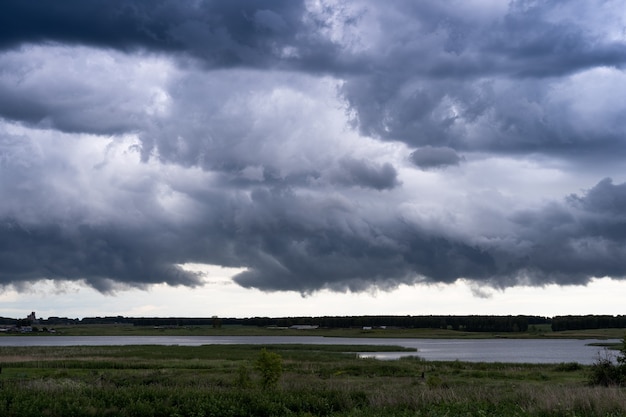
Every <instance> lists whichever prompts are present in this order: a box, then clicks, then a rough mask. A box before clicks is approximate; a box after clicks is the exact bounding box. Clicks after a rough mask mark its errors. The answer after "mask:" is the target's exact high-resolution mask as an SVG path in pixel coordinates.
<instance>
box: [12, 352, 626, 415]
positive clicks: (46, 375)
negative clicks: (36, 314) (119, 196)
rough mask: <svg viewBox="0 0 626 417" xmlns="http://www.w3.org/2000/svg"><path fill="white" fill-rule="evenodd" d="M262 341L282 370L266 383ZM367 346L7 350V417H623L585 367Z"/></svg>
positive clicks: (617, 393)
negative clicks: (408, 355)
mask: <svg viewBox="0 0 626 417" xmlns="http://www.w3.org/2000/svg"><path fill="white" fill-rule="evenodd" d="M263 348H265V349H267V351H271V352H272V353H274V354H275V355H277V356H279V357H280V358H281V365H282V370H283V372H282V375H281V376H280V379H279V380H278V381H276V384H275V385H273V384H272V385H271V386H266V387H265V388H264V384H263V378H262V375H261V374H260V373H259V371H257V370H256V369H255V363H257V360H258V358H259V354H260V352H261V349H263ZM370 348H371V347H370ZM386 349H389V347H387V348H386ZM363 350H364V349H362V347H346V346H341V347H338V346H333V347H328V346H306V347H305V346H289V345H278V346H265V347H263V346H238V345H236V346H201V347H181V346H127V347H124V346H111V347H76V348H73V347H71V348H68V347H63V348H43V349H42V348H1V349H0V366H1V367H2V373H1V374H0V416H2V417H30V416H37V417H40V416H52V417H56V416H63V417H65V416H121V417H125V416H139V417H141V416H153V417H160V416H163V417H165V416H167V417H171V416H198V417H200V416H220V417H230V416H232V417H236V416H365V417H368V416H382V417H385V416H432V417H436V416H485V415H495V416H498V415H503V416H568V417H572V416H589V417H594V416H598V417H599V416H603V417H605V416H626V391H625V389H624V388H620V387H592V386H589V385H588V383H587V381H588V375H589V371H590V369H589V367H587V366H582V365H578V364H560V365H530V364H486V363H464V362H425V361H422V360H419V359H415V358H413V359H408V360H398V361H378V360H375V359H358V358H357V357H356V355H355V354H354V352H356V351H363Z"/></svg>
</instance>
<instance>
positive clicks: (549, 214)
mask: <svg viewBox="0 0 626 417" xmlns="http://www.w3.org/2000/svg"><path fill="white" fill-rule="evenodd" d="M625 209H626V184H617V185H616V184H613V182H612V180H611V179H608V178H607V179H604V180H602V181H600V182H599V183H598V184H596V185H595V186H594V187H593V188H591V189H590V190H588V191H587V192H586V193H585V194H584V195H582V196H579V195H572V196H570V197H569V198H567V199H566V201H565V202H564V203H563V204H551V205H549V206H548V207H546V208H544V209H543V210H540V211H533V212H524V213H518V214H517V215H515V216H514V220H515V221H516V222H517V223H518V224H519V225H521V226H522V227H523V229H522V230H520V232H519V235H518V236H519V238H520V239H521V240H524V241H526V242H527V243H528V247H527V249H525V250H524V251H523V252H522V253H523V255H522V253H519V254H518V259H517V261H516V262H515V263H512V265H515V271H514V272H513V275H514V276H516V277H519V276H520V275H524V276H526V277H527V278H529V279H530V280H531V282H533V283H535V284H542V283H548V282H550V283H560V284H584V283H586V282H587V281H588V279H589V277H590V276H594V277H603V276H610V277H613V278H623V277H626V264H624V262H623V259H624V256H626V249H625V247H624V242H625V241H626V216H624V210H625Z"/></svg>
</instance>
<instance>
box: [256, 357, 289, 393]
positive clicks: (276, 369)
mask: <svg viewBox="0 0 626 417" xmlns="http://www.w3.org/2000/svg"><path fill="white" fill-rule="evenodd" d="M256 369H257V370H258V371H259V372H260V373H261V385H262V386H263V388H270V387H273V386H275V385H276V384H277V383H278V380H279V379H280V376H281V375H282V373H283V364H282V358H281V357H280V355H279V354H278V353H274V352H268V351H267V349H265V348H263V349H262V350H261V353H259V357H258V359H257V361H256Z"/></svg>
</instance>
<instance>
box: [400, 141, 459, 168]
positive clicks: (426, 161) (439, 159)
mask: <svg viewBox="0 0 626 417" xmlns="http://www.w3.org/2000/svg"><path fill="white" fill-rule="evenodd" d="M410 157H411V162H413V163H414V164H415V165H417V166H418V167H420V168H422V169H431V168H444V167H447V166H449V165H458V164H459V163H460V162H461V160H462V158H461V157H460V156H459V155H458V154H457V153H456V151H455V150H454V149H452V148H447V147H441V148H433V147H432V146H425V147H423V148H420V149H417V150H415V151H413V152H412V153H411V156H410Z"/></svg>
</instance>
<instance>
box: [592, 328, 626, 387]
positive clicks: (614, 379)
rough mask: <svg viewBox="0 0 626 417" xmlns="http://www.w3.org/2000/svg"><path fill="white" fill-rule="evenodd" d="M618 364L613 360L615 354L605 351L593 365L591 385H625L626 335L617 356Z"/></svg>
mask: <svg viewBox="0 0 626 417" xmlns="http://www.w3.org/2000/svg"><path fill="white" fill-rule="evenodd" d="M616 359H617V364H616V363H615V361H613V355H611V354H610V353H608V351H605V352H604V354H601V355H599V356H598V359H597V360H596V361H595V362H594V364H593V365H591V375H590V377H589V383H590V384H591V385H603V386H605V387H608V386H611V385H623V384H624V383H626V336H624V339H623V340H622V347H621V348H620V350H619V354H618V356H617V358H616Z"/></svg>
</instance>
